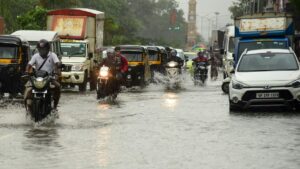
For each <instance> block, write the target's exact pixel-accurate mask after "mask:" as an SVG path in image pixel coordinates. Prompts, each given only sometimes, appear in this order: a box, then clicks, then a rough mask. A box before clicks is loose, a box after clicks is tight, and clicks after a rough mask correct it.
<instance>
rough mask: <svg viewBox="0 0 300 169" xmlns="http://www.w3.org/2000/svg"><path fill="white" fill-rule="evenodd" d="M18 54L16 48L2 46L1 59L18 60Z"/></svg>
mask: <svg viewBox="0 0 300 169" xmlns="http://www.w3.org/2000/svg"><path fill="white" fill-rule="evenodd" d="M17 54H18V48H17V47H16V46H8V45H1V46H0V59H15V58H17Z"/></svg>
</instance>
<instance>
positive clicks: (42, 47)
mask: <svg viewBox="0 0 300 169" xmlns="http://www.w3.org/2000/svg"><path fill="white" fill-rule="evenodd" d="M36 48H37V49H38V51H39V54H40V55H41V57H43V58H45V57H47V56H48V53H49V51H50V43H49V42H48V41H47V40H46V39H41V40H40V41H39V42H38V44H37V45H36Z"/></svg>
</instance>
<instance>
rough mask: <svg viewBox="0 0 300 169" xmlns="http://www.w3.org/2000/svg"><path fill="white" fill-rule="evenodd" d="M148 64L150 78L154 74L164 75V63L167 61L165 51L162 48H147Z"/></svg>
mask: <svg viewBox="0 0 300 169" xmlns="http://www.w3.org/2000/svg"><path fill="white" fill-rule="evenodd" d="M147 49H148V53H149V64H150V70H151V75H152V78H153V76H154V73H155V72H159V73H164V63H165V62H166V60H167V56H168V54H167V51H166V50H165V48H164V47H159V46H148V47H147Z"/></svg>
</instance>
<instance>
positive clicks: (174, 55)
mask: <svg viewBox="0 0 300 169" xmlns="http://www.w3.org/2000/svg"><path fill="white" fill-rule="evenodd" d="M170 54H171V56H172V57H176V56H177V51H176V50H175V49H173V50H171V52H170Z"/></svg>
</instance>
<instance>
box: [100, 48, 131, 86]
mask: <svg viewBox="0 0 300 169" xmlns="http://www.w3.org/2000/svg"><path fill="white" fill-rule="evenodd" d="M120 50H121V49H120V48H119V47H116V48H115V50H113V49H111V48H110V49H107V50H106V54H107V57H106V58H105V59H104V60H103V61H102V62H101V63H100V65H99V66H100V67H101V66H103V65H105V66H107V67H109V68H111V69H112V70H113V75H115V77H116V79H117V80H118V82H119V85H118V86H120V84H122V81H123V79H124V77H125V73H126V72H127V71H128V61H127V59H126V58H125V57H124V56H123V55H121V52H120Z"/></svg>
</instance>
